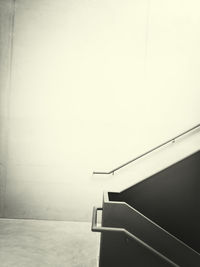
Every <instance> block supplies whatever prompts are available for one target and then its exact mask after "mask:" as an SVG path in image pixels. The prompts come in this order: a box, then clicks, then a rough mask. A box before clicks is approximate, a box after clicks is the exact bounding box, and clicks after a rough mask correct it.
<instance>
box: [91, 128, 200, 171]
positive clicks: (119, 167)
mask: <svg viewBox="0 0 200 267" xmlns="http://www.w3.org/2000/svg"><path fill="white" fill-rule="evenodd" d="M199 127H200V123H199V124H197V125H196V126H194V127H192V128H190V129H189V130H187V131H185V132H183V133H181V134H179V135H177V136H175V137H174V138H171V139H170V140H168V141H166V142H164V143H162V144H160V145H159V146H156V147H154V148H152V149H150V150H149V151H147V152H145V153H143V154H141V155H139V156H137V157H136V158H134V159H132V160H129V161H128V162H126V163H124V164H122V165H120V166H118V167H117V168H115V169H113V170H111V171H109V172H101V171H94V172H93V174H114V173H115V172H116V171H118V170H119V169H121V168H123V167H125V166H126V165H128V164H130V163H132V162H134V161H136V160H138V159H140V158H142V157H144V156H146V155H148V154H150V153H151V152H153V151H155V150H157V149H159V148H161V147H162V146H165V145H167V144H169V143H175V141H176V139H178V138H180V137H182V136H183V135H185V134H188V133H189V132H191V131H194V130H195V129H197V128H199Z"/></svg>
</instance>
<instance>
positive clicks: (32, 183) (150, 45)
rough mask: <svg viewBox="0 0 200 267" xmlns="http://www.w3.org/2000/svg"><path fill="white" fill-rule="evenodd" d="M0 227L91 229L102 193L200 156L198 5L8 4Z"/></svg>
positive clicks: (0, 72)
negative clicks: (70, 223) (27, 222)
mask: <svg viewBox="0 0 200 267" xmlns="http://www.w3.org/2000/svg"><path fill="white" fill-rule="evenodd" d="M0 7H1V9H0V15H1V16H0V22H1V23H0V34H1V36H0V45H1V47H0V48H1V49H0V60H1V65H0V77H1V81H0V84H1V88H0V89H1V117H0V123H1V135H0V145H1V155H0V157H1V178H0V183H1V184H0V201H1V209H0V212H1V216H5V217H10V218H35V219H37V218H40V219H60V220H75V221H88V220H90V217H91V208H92V205H95V204H100V203H101V198H102V191H103V190H105V189H108V188H112V189H115V188H116V189H120V188H124V187H125V186H128V185H131V184H133V183H134V182H136V181H138V179H142V178H144V177H146V176H148V175H149V174H151V173H154V172H155V171H156V170H159V169H161V168H163V167H165V166H167V165H168V164H170V163H173V162H174V161H176V160H179V159H180V158H181V157H184V156H186V155H188V154H190V153H192V152H194V151H195V150H196V149H198V148H199V144H200V142H199V137H197V134H194V136H189V137H188V139H187V140H186V139H184V140H182V141H181V142H180V143H179V144H176V145H174V146H169V147H167V148H166V149H165V150H163V151H161V152H159V153H157V154H156V153H155V154H154V155H152V156H151V157H149V158H148V159H143V160H142V161H141V162H140V163H138V164H136V165H134V166H132V167H128V168H129V169H127V170H129V172H127V173H123V172H121V173H120V174H119V175H117V176H115V177H112V176H110V177H99V176H98V177H94V176H92V171H93V170H96V169H98V170H99V169H101V170H109V169H112V168H113V167H116V166H117V165H118V164H121V163H123V162H124V161H126V160H129V159H131V158H132V157H134V156H137V155H138V154H139V153H142V152H144V151H145V150H147V149H149V148H151V147H153V146H155V145H158V144H159V143H160V142H163V141H165V140H166V139H168V138H170V137H173V136H174V135H176V134H179V133H180V132H182V131H184V130H187V129H188V128H189V127H192V126H193V125H195V124H197V123H199V114H200V106H199V97H200V93H199V92H200V90H199V87H200V77H199V62H200V52H199V46H200V17H199V8H200V4H199V1H197V0H192V1H186V0H182V1H179V0H173V1H172V0H169V1H164V0H142V1H141V0H135V1H132V0H131V1H128V0H127V1H121V0H117V1H116V0H102V1H97V0H81V1H78V0H73V1H72V0H71V1H70V0H67V1H66V0H58V1H54V0H48V1H47V0H35V1H30V0H16V1H13V0H10V1H8V0H0Z"/></svg>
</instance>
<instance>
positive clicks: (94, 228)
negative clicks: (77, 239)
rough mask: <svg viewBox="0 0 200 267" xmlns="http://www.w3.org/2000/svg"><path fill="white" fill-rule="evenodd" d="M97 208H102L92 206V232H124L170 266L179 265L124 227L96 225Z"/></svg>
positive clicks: (177, 266) (176, 266)
mask: <svg viewBox="0 0 200 267" xmlns="http://www.w3.org/2000/svg"><path fill="white" fill-rule="evenodd" d="M98 210H101V211H102V210H103V208H96V207H94V208H93V213H92V227H91V230H92V232H99V233H105V232H112V233H113V232H114V233H124V234H125V235H126V236H127V237H128V238H130V239H133V240H135V241H136V242H137V243H139V244H140V245H141V246H143V247H145V248H146V249H147V250H149V251H151V252H152V253H153V254H155V255H156V256H158V257H159V258H161V259H163V260H164V261H165V262H167V263H168V264H170V265H171V266H174V267H179V265H177V264H176V263H174V262H173V261H171V260H170V259H168V258H167V257H166V256H165V255H163V254H162V253H160V252H158V251H157V250H156V249H154V248H153V247H151V246H149V245H148V244H146V243H145V242H144V241H142V240H141V239H139V238H138V237H136V236H135V235H133V234H132V233H130V232H129V231H127V230H126V229H124V228H117V227H116V228H115V227H104V226H97V211H98Z"/></svg>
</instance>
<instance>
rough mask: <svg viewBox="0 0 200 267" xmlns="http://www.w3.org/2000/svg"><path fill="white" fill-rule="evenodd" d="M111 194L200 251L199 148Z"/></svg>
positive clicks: (114, 199)
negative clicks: (153, 173) (168, 165)
mask: <svg viewBox="0 0 200 267" xmlns="http://www.w3.org/2000/svg"><path fill="white" fill-rule="evenodd" d="M110 197H111V199H112V200H113V201H125V202H126V203H128V204H129V205H131V206H132V207H134V208H135V209H137V210H138V211H140V212H141V213H142V214H144V215H145V216H146V217H148V218H149V219H151V220H152V221H154V222H155V223H157V224H158V225H160V226H161V227H162V228H164V229H165V230H167V231H168V232H170V233H171V234H173V235H174V236H175V237H177V238H179V239H180V240H182V241H183V242H185V243H186V244H188V245H189V246H190V247H192V248H193V249H195V250H196V251H198V252H199V253H200V151H199V152H197V153H195V154H193V155H191V156H190V157H188V158H185V159H184V160H182V161H180V162H178V163H176V164H174V165H172V166H170V167H168V168H167V169H165V170H163V171H161V172H159V173H157V174H155V175H153V176H151V177H150V178H148V179H146V180H144V181H142V182H141V183H138V184H136V185H134V186H132V187H130V188H128V189H127V190H125V191H123V192H121V193H120V194H119V195H117V194H113V195H110Z"/></svg>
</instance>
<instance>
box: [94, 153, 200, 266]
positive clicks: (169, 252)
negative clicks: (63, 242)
mask: <svg viewBox="0 0 200 267" xmlns="http://www.w3.org/2000/svg"><path fill="white" fill-rule="evenodd" d="M199 190H200V151H199V150H198V151H197V152H195V153H193V154H191V155H189V156H187V157H186V158H184V159H182V160H180V161H178V162H176V163H175V164H173V165H171V166H169V167H167V168H165V169H164V170H162V171H159V172H157V173H156V174H154V175H151V176H150V177H149V178H147V179H144V180H143V181H141V182H139V183H137V184H135V185H133V186H131V187H128V188H127V189H125V190H123V191H121V192H105V193H104V196H103V206H102V208H94V210H93V220H92V231H94V232H101V242H100V257H99V267H112V266H113V267H129V266H130V267H131V266H137V267H151V266H152V267H157V266H158V267H159V266H160V267H162V266H181V267H199V266H200V194H199ZM99 210H101V211H102V221H101V226H99V225H98V224H97V213H98V211H99Z"/></svg>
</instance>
